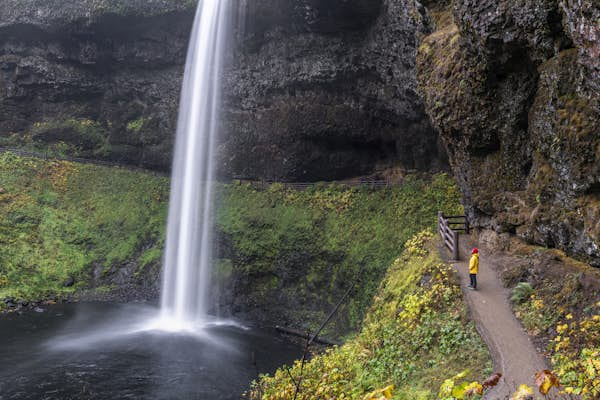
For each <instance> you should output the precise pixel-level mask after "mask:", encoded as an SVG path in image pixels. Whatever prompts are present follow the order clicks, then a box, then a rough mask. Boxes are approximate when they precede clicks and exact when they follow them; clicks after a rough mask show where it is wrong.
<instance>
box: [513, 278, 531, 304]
mask: <svg viewBox="0 0 600 400" xmlns="http://www.w3.org/2000/svg"><path fill="white" fill-rule="evenodd" d="M532 294H533V288H532V287H531V284H529V283H527V282H519V283H518V284H517V286H515V287H514V289H513V290H512V294H511V296H510V301H512V302H513V303H518V304H520V303H523V302H524V301H525V300H527V299H529V298H530V296H531V295H532Z"/></svg>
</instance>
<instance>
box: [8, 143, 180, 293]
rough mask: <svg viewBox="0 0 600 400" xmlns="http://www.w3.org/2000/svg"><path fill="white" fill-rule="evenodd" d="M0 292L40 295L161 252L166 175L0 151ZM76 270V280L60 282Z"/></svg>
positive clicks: (59, 290)
mask: <svg viewBox="0 0 600 400" xmlns="http://www.w3.org/2000/svg"><path fill="white" fill-rule="evenodd" d="M0 181H1V182H2V185H3V189H4V192H3V193H2V194H0V276H5V277H6V279H7V281H8V282H7V283H6V284H4V285H1V286H0V298H2V297H6V296H12V297H17V298H23V299H29V300H31V299H39V298H42V297H44V296H48V295H67V294H69V293H73V292H74V291H76V290H78V289H80V288H81V287H82V286H85V284H86V280H87V277H88V276H89V275H90V272H91V268H92V265H94V264H96V265H97V264H99V265H101V266H102V267H103V268H104V270H108V269H110V268H111V267H113V266H115V265H118V264H120V263H123V262H125V261H130V260H135V259H136V258H137V256H136V255H137V254H138V253H140V252H141V249H142V248H144V247H147V246H146V245H147V244H148V243H150V244H151V245H150V249H149V250H146V252H145V253H144V254H143V255H142V257H141V262H142V263H145V262H150V261H151V260H153V259H156V258H157V257H159V254H160V250H159V248H160V247H161V245H162V240H163V239H162V237H163V231H164V221H165V217H166V199H167V193H168V180H167V179H166V178H162V177H157V176H153V175H150V174H141V173H137V172H131V171H127V170H124V169H120V168H105V167H98V166H92V165H79V164H74V163H70V162H56V161H42V160H37V159H30V158H22V157H17V156H14V155H12V154H10V153H5V154H2V155H0ZM69 277H75V278H76V281H77V282H78V283H77V284H76V285H75V286H73V287H69V288H65V287H63V285H62V284H63V282H64V281H65V280H67V278H69Z"/></svg>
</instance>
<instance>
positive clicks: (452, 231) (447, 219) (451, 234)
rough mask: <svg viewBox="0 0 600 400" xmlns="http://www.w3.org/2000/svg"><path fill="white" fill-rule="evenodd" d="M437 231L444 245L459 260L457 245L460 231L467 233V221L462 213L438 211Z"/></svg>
mask: <svg viewBox="0 0 600 400" xmlns="http://www.w3.org/2000/svg"><path fill="white" fill-rule="evenodd" d="M438 231H439V233H440V236H441V237H442V240H443V241H444V245H445V246H446V247H447V248H448V249H449V250H450V251H451V252H452V257H453V259H454V260H459V254H458V248H459V247H458V246H459V243H458V241H459V237H460V233H469V222H468V221H467V217H466V216H464V215H444V213H443V212H441V211H439V212H438Z"/></svg>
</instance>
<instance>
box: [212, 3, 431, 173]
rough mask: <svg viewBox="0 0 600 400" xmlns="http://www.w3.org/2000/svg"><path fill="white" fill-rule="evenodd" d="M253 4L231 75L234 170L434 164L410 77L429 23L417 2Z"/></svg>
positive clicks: (228, 147)
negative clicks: (395, 163) (397, 163)
mask: <svg viewBox="0 0 600 400" xmlns="http://www.w3.org/2000/svg"><path fill="white" fill-rule="evenodd" d="M250 3H252V5H250ZM250 3H249V8H248V10H247V11H248V16H247V21H248V22H247V24H246V26H245V30H244V35H243V37H242V40H241V41H240V42H239V46H238V56H237V57H236V58H235V65H234V66H233V68H231V71H230V73H229V74H228V75H227V90H226V93H227V94H228V95H229V97H228V102H227V113H226V116H225V118H224V121H225V124H226V129H225V131H226V132H228V133H229V135H228V136H227V137H226V139H225V142H224V144H223V147H224V149H225V151H224V153H227V154H229V157H227V156H226V157H224V159H225V165H226V169H227V171H229V172H230V174H235V173H241V174H242V175H248V176H257V175H266V176H267V177H269V178H274V179H279V178H292V179H311V178H315V177H317V178H320V179H331V178H336V177H341V176H352V175H358V174H362V173H367V172H369V171H372V170H373V168H374V166H377V165H386V164H390V163H392V162H398V161H399V162H400V163H401V165H403V166H404V167H407V168H419V169H427V168H429V167H431V166H432V164H435V162H436V161H437V160H438V154H437V146H436V139H437V135H436V134H435V133H434V131H433V129H432V127H431V126H430V123H429V120H428V118H427V117H426V115H425V113H424V109H423V106H422V102H421V100H420V99H419V98H418V96H417V94H416V80H415V77H414V66H415V64H414V62H415V54H416V49H417V47H418V39H419V35H421V34H423V33H424V32H425V31H426V30H427V29H428V20H427V19H426V17H425V9H424V8H423V7H422V6H421V5H420V4H419V3H417V2H415V1H410V0H409V1H404V0H402V1H398V0H385V1H384V0H356V1H343V0H327V1H316V0H302V1H289V0H288V1H283V0H279V1H278V2H275V3H276V6H275V7H273V3H274V2H273V1H258V2H250ZM267 10H268V12H267ZM236 149H245V150H244V151H235V150H236Z"/></svg>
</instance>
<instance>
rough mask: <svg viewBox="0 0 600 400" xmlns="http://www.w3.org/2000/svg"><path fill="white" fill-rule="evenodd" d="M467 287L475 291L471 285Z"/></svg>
mask: <svg viewBox="0 0 600 400" xmlns="http://www.w3.org/2000/svg"><path fill="white" fill-rule="evenodd" d="M467 287H468V288H469V289H471V290H477V289H476V288H474V287H473V286H471V285H469V286H467Z"/></svg>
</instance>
